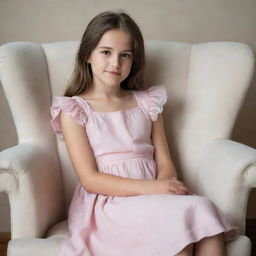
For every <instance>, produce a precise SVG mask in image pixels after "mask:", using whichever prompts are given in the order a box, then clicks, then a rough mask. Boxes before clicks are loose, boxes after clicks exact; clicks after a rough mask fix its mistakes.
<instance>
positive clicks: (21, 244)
mask: <svg viewBox="0 0 256 256" xmlns="http://www.w3.org/2000/svg"><path fill="white" fill-rule="evenodd" d="M67 237H68V226H67V221H66V220H65V221H62V222H60V223H58V224H56V225H55V226H53V227H52V228H51V229H50V230H49V231H48V232H47V234H46V238H43V239H42V238H19V239H12V240H10V241H9V244H8V256H35V255H36V256H56V255H59V252H60V248H61V244H62V242H63V241H64V240H65V239H67Z"/></svg>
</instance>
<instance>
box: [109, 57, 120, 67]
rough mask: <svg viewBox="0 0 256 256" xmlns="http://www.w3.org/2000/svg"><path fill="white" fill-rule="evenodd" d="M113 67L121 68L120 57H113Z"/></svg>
mask: <svg viewBox="0 0 256 256" xmlns="http://www.w3.org/2000/svg"><path fill="white" fill-rule="evenodd" d="M111 66H112V67H117V68H119V67H120V59H119V56H113V57H112V58H111Z"/></svg>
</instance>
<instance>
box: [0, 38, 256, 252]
mask: <svg viewBox="0 0 256 256" xmlns="http://www.w3.org/2000/svg"><path fill="white" fill-rule="evenodd" d="M78 46H79V42H78V41H70V42H56V43H46V44H36V43H30V42H14V43H8V44H5V45H3V46H1V47H0V70H1V73H0V74H1V82H2V85H3V88H4V92H5V94H6V97H7V100H8V102H9V105H10V109H11V111H12V114H13V119H14V122H15V125H16V129H17V134H18V141H19V143H18V145H16V146H14V147H12V148H8V149H6V150H3V151H2V152H1V153H0V192H6V193H7V194H8V196H9V202H10V208H11V209H10V210H11V238H12V239H11V240H10V242H9V244H8V256H35V255H37V256H43V255H45V256H51V255H54V256H56V255H58V251H59V250H60V246H61V242H62V241H63V239H65V238H66V237H67V235H68V230H67V221H66V218H67V211H68V206H69V203H70V201H71V198H72V195H73V191H74V188H75V186H76V184H77V182H78V180H77V177H76V175H75V172H74V171H73V167H72V165H71V162H70V160H69V157H68V154H67V151H66V148H65V144H64V142H61V141H58V140H56V137H55V134H54V133H53V131H52V129H51V125H50V119H51V116H50V105H51V102H52V97H53V96H56V95H63V92H64V87H65V83H66V81H67V79H68V78H69V76H70V74H71V72H72V68H73V65H74V60H75V53H76V50H77V49H78ZM146 56H147V63H146V76H145V80H146V84H147V86H151V85H154V84H164V85H165V86H166V88H167V91H168V102H167V104H166V105H165V112H164V121H165V128H166V132H167V138H168V142H169V146H170V149H171V152H172V155H173V158H174V162H175V165H176V166H177V169H178V174H179V176H180V178H181V179H182V180H183V181H184V182H185V184H187V185H188V187H190V188H191V190H192V191H193V192H194V193H196V194H200V195H204V196H207V197H208V198H210V199H211V200H212V201H213V202H214V203H215V205H216V206H217V207H218V208H220V209H221V211H222V212H223V213H224V214H225V215H226V216H227V217H228V218H229V219H230V220H231V221H232V222H233V223H234V224H235V225H237V226H238V227H239V232H240V236H239V237H238V238H237V239H236V240H234V241H231V242H228V243H226V248H227V255H228V256H249V255H250V251H251V243H250V240H249V239H248V238H247V237H246V236H245V220H246V209H247V201H248V197H249V193H250V191H251V189H252V188H254V187H256V167H255V161H256V150H255V149H253V148H251V147H248V146H245V145H242V144H240V143H237V142H234V141H231V140H229V138H230V135H231V132H232V129H233V125H234V122H235V120H236V116H237V114H238V111H239V109H240V107H241V104H242V103H243V100H244V97H245V94H246V92H247V89H248V87H249V85H250V82H251V78H252V75H253V70H254V56H253V52H252V50H251V48H250V47H249V46H247V45H245V44H242V43H233V42H210V43H200V44H186V43H180V42H167V41H146ZM134 256H135V255H134ZM159 256H162V255H159Z"/></svg>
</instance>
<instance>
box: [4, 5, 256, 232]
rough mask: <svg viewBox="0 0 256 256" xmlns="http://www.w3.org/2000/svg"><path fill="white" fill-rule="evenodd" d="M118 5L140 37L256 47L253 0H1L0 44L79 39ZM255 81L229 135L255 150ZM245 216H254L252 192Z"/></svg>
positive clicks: (8, 136)
mask: <svg viewBox="0 0 256 256" xmlns="http://www.w3.org/2000/svg"><path fill="white" fill-rule="evenodd" d="M116 9H121V10H123V11H125V12H127V13H128V14H130V15H131V16H132V17H133V18H134V19H135V20H136V21H137V23H138V24H139V26H140V28H141V29H142V32H143V34H144V38H145V39H146V40H147V39H157V40H170V41H180V42H187V43H199V42H208V41H235V42H243V43H246V44H248V45H250V46H251V47H252V48H253V49H254V50H255V49H256V34H255V27H256V15H255V13H256V1H255V0H243V1H241V0H193V1H191V0H129V1H125V0H95V1H92V0H91V1H89V0H73V1H71V0H54V1H53V0H44V1H39V0H23V1H21V0H9V1H7V0H0V45H2V44H4V43H7V42H11V41H32V42H38V43H45V42H53V41H67V40H80V39H81V36H82V34H83V31H84V29H85V27H86V25H87V24H88V22H89V21H90V20H91V18H92V17H93V16H95V15H96V14H98V13H99V12H101V11H105V10H116ZM255 91H256V79H255V77H254V80H253V83H252V85H251V87H250V90H249V92H248V95H247V97H246V100H245V103H244V105H243V107H242V109H241V112H240V113H239V116H238V119H237V122H236V125H235V129H234V133H233V135H232V139H233V140H235V141H238V142H241V143H244V144H246V145H249V146H252V147H254V148H256V133H255V127H256V120H255V115H254V113H255V109H256V92H255ZM0 106H1V108H0V120H1V122H0V150H3V149H5V148H7V147H11V146H13V145H16V144H17V136H16V131H15V127H14V124H13V121H12V117H11V113H10V110H9V107H8V103H7V101H6V98H5V95H4V92H3V89H2V86H1V85H0ZM247 217H248V218H256V192H255V191H253V193H252V195H251V198H250V201H249V209H248V214H247ZM9 230H10V220H9V206H8V200H7V197H6V195H5V194H2V195H1V194H0V232H2V231H9Z"/></svg>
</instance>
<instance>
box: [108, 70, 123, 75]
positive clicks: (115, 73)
mask: <svg viewBox="0 0 256 256" xmlns="http://www.w3.org/2000/svg"><path fill="white" fill-rule="evenodd" d="M107 72H108V73H110V74H113V75H121V73H119V72H114V71H107Z"/></svg>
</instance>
